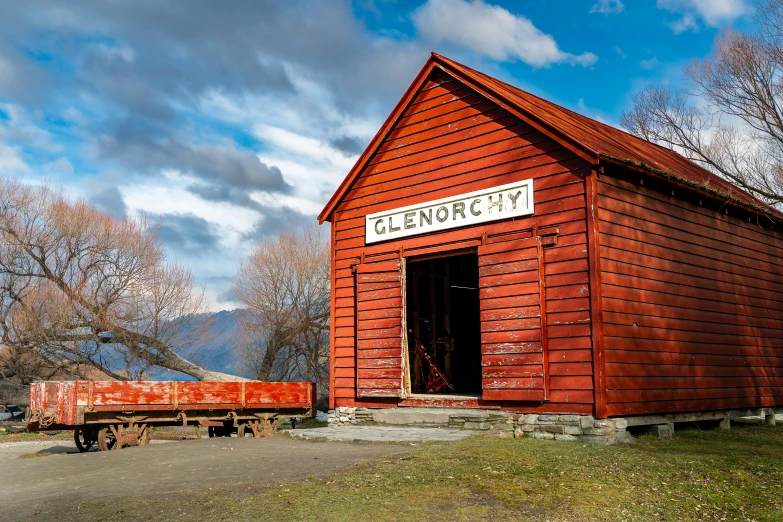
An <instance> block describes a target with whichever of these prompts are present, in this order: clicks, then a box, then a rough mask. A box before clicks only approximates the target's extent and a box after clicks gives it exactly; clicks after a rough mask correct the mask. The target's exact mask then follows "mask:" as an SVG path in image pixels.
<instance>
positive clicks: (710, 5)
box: [657, 0, 752, 34]
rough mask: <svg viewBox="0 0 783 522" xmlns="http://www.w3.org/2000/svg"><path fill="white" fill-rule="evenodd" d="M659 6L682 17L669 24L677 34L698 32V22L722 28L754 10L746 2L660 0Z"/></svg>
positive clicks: (728, 0)
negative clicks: (690, 31)
mask: <svg viewBox="0 0 783 522" xmlns="http://www.w3.org/2000/svg"><path fill="white" fill-rule="evenodd" d="M657 6H658V8H659V9H665V10H667V11H669V12H672V13H679V14H681V15H682V18H680V19H679V20H676V21H674V22H671V23H669V24H668V25H669V27H671V28H672V31H674V32H675V33H676V34H679V33H681V32H683V31H687V30H694V31H697V30H698V29H699V24H698V22H697V20H701V21H703V22H704V24H706V25H707V26H709V27H720V26H722V25H725V24H730V23H732V22H733V21H734V20H736V19H737V18H739V17H741V16H743V15H746V14H748V13H750V12H751V10H752V9H751V7H750V6H749V5H748V4H747V2H746V0H658V1H657Z"/></svg>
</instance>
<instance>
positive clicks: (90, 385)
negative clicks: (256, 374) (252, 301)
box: [28, 381, 315, 430]
mask: <svg viewBox="0 0 783 522" xmlns="http://www.w3.org/2000/svg"><path fill="white" fill-rule="evenodd" d="M314 404H315V385H314V384H313V383H309V382H258V381H236V382H176V381H47V382H35V383H33V384H31V385H30V413H31V422H30V423H28V428H29V429H32V430H37V429H41V428H45V427H46V426H50V425H53V426H57V427H58V429H67V428H73V427H75V426H77V425H80V424H83V423H84V416H85V414H90V413H93V412H114V413H116V414H118V415H125V416H133V415H135V416H139V415H143V414H144V412H150V411H156V412H160V411H171V412H174V415H175V416H176V412H182V411H192V410H199V411H203V410H208V411H212V412H214V416H215V417H224V416H225V415H226V414H227V412H228V411H229V410H244V411H246V412H259V413H260V412H266V411H275V410H302V411H309V412H310V414H312V413H313V412H312V409H313V405H314ZM80 419H81V420H80Z"/></svg>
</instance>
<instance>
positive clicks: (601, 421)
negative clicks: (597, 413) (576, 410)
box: [593, 419, 609, 428]
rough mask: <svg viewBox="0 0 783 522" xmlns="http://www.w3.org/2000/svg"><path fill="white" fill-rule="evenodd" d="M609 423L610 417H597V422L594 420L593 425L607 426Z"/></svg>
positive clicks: (598, 426) (597, 426)
mask: <svg viewBox="0 0 783 522" xmlns="http://www.w3.org/2000/svg"><path fill="white" fill-rule="evenodd" d="M608 424H609V420H608V419H596V420H595V422H593V426H594V427H596V428H605V427H606V426H607V425H608Z"/></svg>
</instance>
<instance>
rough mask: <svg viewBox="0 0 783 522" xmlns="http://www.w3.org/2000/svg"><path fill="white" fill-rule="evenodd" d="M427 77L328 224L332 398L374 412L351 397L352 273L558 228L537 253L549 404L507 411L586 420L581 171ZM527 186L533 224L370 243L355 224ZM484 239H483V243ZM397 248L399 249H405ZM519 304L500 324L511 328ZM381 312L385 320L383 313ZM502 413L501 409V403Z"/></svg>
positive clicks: (492, 109)
mask: <svg viewBox="0 0 783 522" xmlns="http://www.w3.org/2000/svg"><path fill="white" fill-rule="evenodd" d="M439 74H440V76H438V75H437V74H436V75H434V76H431V77H430V78H429V79H428V81H427V82H426V83H425V84H424V85H423V87H422V88H421V89H420V91H419V92H418V93H417V94H416V96H415V97H414V99H413V100H412V103H411V104H410V105H409V106H408V108H407V109H406V111H405V113H404V114H403V116H402V117H401V118H400V120H399V121H398V122H397V123H396V124H395V125H394V126H393V127H392V128H391V130H390V131H389V133H388V135H387V136H386V138H385V140H384V142H383V143H382V144H381V145H380V147H379V148H378V152H377V153H376V154H375V155H374V157H372V158H371V159H370V160H369V161H368V164H367V166H366V167H365V168H364V170H363V171H362V172H361V174H360V175H359V176H358V178H357V180H356V182H355V183H354V184H353V185H352V186H351V187H350V189H349V190H348V191H347V192H346V195H345V197H344V198H343V199H342V200H341V202H340V204H339V205H338V207H337V209H336V211H335V214H334V215H333V220H332V227H333V238H334V239H333V248H334V252H333V270H334V286H333V293H334V297H333V306H332V325H333V336H334V342H333V347H332V357H333V369H334V371H333V373H332V396H333V397H334V401H335V402H334V404H335V405H337V406H341V405H345V406H350V405H356V404H360V405H363V406H368V407H372V406H383V405H389V403H390V402H392V403H393V404H396V402H397V401H396V400H393V399H389V400H385V401H384V400H375V401H358V402H357V400H356V389H357V377H359V378H363V376H362V375H358V376H357V373H356V371H357V370H356V360H357V346H356V339H355V330H356V324H355V317H356V309H355V297H356V296H355V283H354V276H353V272H352V267H354V266H356V265H357V264H359V263H361V262H363V263H364V264H368V265H369V264H372V263H376V262H382V261H389V260H393V259H399V258H400V256H403V257H410V256H417V255H423V254H429V253H433V252H438V251H446V250H449V251H458V250H460V249H463V250H464V249H475V248H477V247H478V246H479V245H481V244H482V241H484V242H485V244H492V243H497V242H500V241H507V240H514V239H519V238H524V237H530V236H531V234H532V229H533V228H534V227H536V226H538V227H551V228H557V229H559V237H558V242H557V245H556V246H552V247H549V248H547V249H546V250H545V253H544V254H545V259H544V272H545V278H546V287H547V290H548V293H547V302H546V307H547V317H548V322H547V327H548V331H549V368H550V373H551V376H550V388H551V396H550V397H549V402H547V403H544V404H536V403H519V405H516V406H515V404H514V403H508V402H504V403H503V404H502V407H504V408H523V409H526V410H529V411H542V412H544V411H558V412H574V413H592V412H593V378H592V343H591V330H590V295H589V287H588V286H589V285H588V263H587V244H586V242H587V239H586V237H587V236H586V219H585V218H586V209H585V182H584V176H585V174H586V173H588V172H589V165H588V164H587V162H585V161H584V160H582V159H581V158H579V157H577V156H576V155H575V154H573V153H572V152H570V151H568V150H567V149H565V148H563V147H562V146H561V145H559V144H558V143H557V142H555V141H554V140H552V139H550V138H548V137H546V136H544V135H543V134H541V133H540V132H538V131H536V130H534V129H533V128H532V127H530V126H528V125H527V124H525V123H523V122H521V121H520V120H519V119H517V118H516V117H514V116H512V115H511V114H509V113H508V112H506V111H505V110H503V109H502V108H500V107H499V106H497V105H495V104H494V103H492V102H490V101H488V100H486V99H484V98H482V97H481V96H479V95H477V94H475V93H474V92H473V91H470V90H469V89H467V88H466V87H465V86H464V85H463V84H461V83H459V82H457V81H456V80H451V79H450V77H448V76H446V75H445V74H444V73H439ZM529 178H533V179H534V180H535V181H534V198H535V214H534V215H533V216H531V217H527V218H522V219H515V220H506V221H500V222H496V223H489V224H485V225H481V226H474V227H466V228H461V229H454V230H450V231H446V232H439V233H433V234H427V235H421V236H414V237H410V238H405V239H402V240H398V241H389V242H384V243H378V244H373V245H365V242H364V216H365V215H367V214H371V213H374V212H379V211H383V210H389V209H393V208H397V207H401V206H405V205H411V204H415V203H421V202H426V201H430V200H433V199H437V198H441V197H448V196H451V195H457V194H462V193H466V192H470V191H474V190H481V189H486V188H490V187H494V186H498V185H502V184H505V183H512V182H515V181H520V180H524V179H529ZM482 238H483V239H482ZM403 247H404V248H403ZM522 308H523V305H519V306H517V307H512V308H510V309H509V314H510V315H509V316H508V317H503V318H498V320H499V321H517V320H519V318H517V317H514V316H513V314H515V313H524V310H522ZM388 313H389V314H391V313H392V312H391V311H389V312H388ZM498 404H499V403H498Z"/></svg>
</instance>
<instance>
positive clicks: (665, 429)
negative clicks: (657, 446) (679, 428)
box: [641, 424, 674, 439]
mask: <svg viewBox="0 0 783 522" xmlns="http://www.w3.org/2000/svg"><path fill="white" fill-rule="evenodd" d="M641 431H642V433H652V434H653V435H656V436H658V437H659V438H661V439H668V438H671V436H672V435H673V434H674V430H673V429H672V426H671V425H670V424H654V425H652V426H644V427H643V428H642V430H641Z"/></svg>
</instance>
